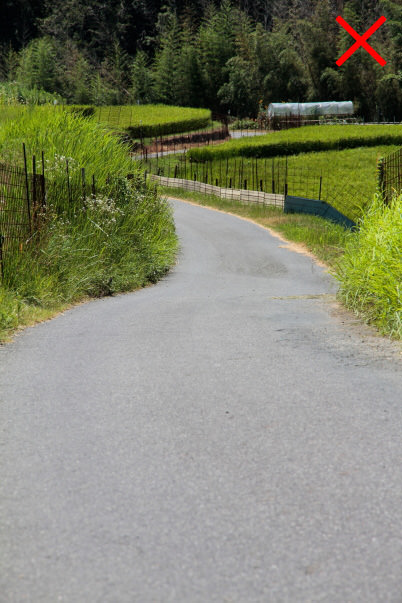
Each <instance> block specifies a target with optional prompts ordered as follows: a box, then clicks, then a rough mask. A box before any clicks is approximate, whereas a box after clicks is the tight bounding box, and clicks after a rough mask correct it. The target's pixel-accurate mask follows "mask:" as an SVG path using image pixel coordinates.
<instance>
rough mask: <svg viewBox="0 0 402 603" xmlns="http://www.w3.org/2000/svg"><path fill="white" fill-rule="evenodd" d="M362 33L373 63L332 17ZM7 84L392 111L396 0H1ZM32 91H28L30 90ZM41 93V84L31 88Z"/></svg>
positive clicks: (397, 66)
mask: <svg viewBox="0 0 402 603" xmlns="http://www.w3.org/2000/svg"><path fill="white" fill-rule="evenodd" d="M338 14H341V15H342V16H343V17H344V18H345V19H346V20H347V21H348V23H350V25H351V26H352V27H354V28H355V29H356V31H357V32H359V33H360V34H363V33H364V32H365V31H366V30H367V29H368V28H369V27H370V26H371V25H372V24H373V23H374V22H375V21H376V20H377V19H378V18H379V16H381V15H385V16H386V18H387V22H386V23H385V25H384V26H382V27H381V28H380V29H379V30H378V31H377V32H376V33H375V34H374V35H373V36H372V38H370V43H371V44H372V45H373V47H374V48H375V49H376V50H377V52H379V53H380V54H381V55H382V56H383V57H384V58H385V59H386V61H387V65H386V66H385V67H381V66H380V65H378V63H376V61H375V60H374V59H373V58H372V57H371V56H370V55H369V54H368V53H367V52H366V51H365V50H364V49H363V48H360V49H359V50H358V51H357V52H356V53H355V54H354V55H353V56H352V57H350V59H349V60H348V61H347V62H346V63H345V64H344V65H343V66H342V67H340V68H339V67H337V66H336V64H335V62H336V60H337V58H339V57H340V56H341V55H342V54H343V52H345V50H347V49H348V48H349V47H350V46H351V45H352V44H353V42H354V41H353V39H352V38H351V36H350V35H349V34H348V33H347V32H346V31H345V30H344V29H342V28H341V27H340V26H339V25H338V24H337V23H336V20H335V19H336V16H337V15H338ZM11 84H12V86H14V87H11V88H12V89H13V90H14V89H15V86H18V90H19V97H20V98H22V100H24V91H25V96H26V98H28V97H29V98H31V97H32V94H29V91H31V90H38V91H43V92H46V93H53V94H56V95H58V96H57V98H60V97H61V98H63V99H64V100H65V101H66V102H68V103H79V104H83V103H91V104H96V105H99V104H125V103H131V104H132V103H149V102H162V103H171V104H175V105H183V106H185V105H191V106H199V107H208V108H210V109H213V110H215V111H216V112H220V113H227V112H230V113H231V114H232V115H238V116H239V117H244V116H250V117H255V116H256V115H257V113H258V110H259V108H261V107H264V106H266V105H268V104H269V103H270V102H280V101H300V102H301V101H316V100H341V99H342V100H343V99H348V100H353V101H354V102H355V104H356V107H357V108H358V112H359V114H360V115H361V116H363V117H365V118H366V119H371V120H373V119H375V120H377V119H379V120H388V121H393V120H398V121H400V120H402V5H401V3H400V0H308V1H303V2H302V1H301V0H256V1H254V2H248V1H246V0H215V1H212V0H196V1H195V2H190V0H170V1H169V2H168V3H166V2H162V0H136V1H135V2H134V1H132V0H110V1H108V2H105V1H104V0H85V2H84V0H65V1H64V2H54V1H53V0H21V1H20V2H18V3H16V2H12V0H4V1H3V2H2V3H0V98H4V97H6V96H7V94H6V91H7V90H9V89H11V88H10V85H11ZM39 96H40V95H36V97H38V98H39ZM40 97H41V98H47V96H46V95H42V96H40Z"/></svg>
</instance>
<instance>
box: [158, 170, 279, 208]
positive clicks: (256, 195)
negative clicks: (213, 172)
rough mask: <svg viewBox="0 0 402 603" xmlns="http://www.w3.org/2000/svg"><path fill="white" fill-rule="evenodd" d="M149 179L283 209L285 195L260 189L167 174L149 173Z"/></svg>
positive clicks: (167, 184)
mask: <svg viewBox="0 0 402 603" xmlns="http://www.w3.org/2000/svg"><path fill="white" fill-rule="evenodd" d="M150 179H151V180H152V181H153V182H157V183H158V184H160V185H161V186H168V187H173V188H184V189H185V190H188V191H193V192H197V193H204V194H207V195H216V196H218V197H220V198H221V199H228V200H231V201H242V202H245V203H260V204H262V205H274V206H275V207H280V208H281V209H283V207H284V201H285V195H280V194H272V193H264V192H262V191H253V190H248V189H234V188H222V187H220V186H215V185H214V184H206V183H205V182H197V181H195V180H186V179H185V178H169V177H168V176H158V175H156V174H151V175H150Z"/></svg>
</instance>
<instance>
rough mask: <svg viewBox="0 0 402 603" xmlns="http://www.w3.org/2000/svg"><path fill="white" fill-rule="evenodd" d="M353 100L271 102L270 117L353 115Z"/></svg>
mask: <svg viewBox="0 0 402 603" xmlns="http://www.w3.org/2000/svg"><path fill="white" fill-rule="evenodd" d="M353 113H354V107H353V102H352V101H339V102H338V101H330V102H322V103H271V104H270V105H269V107H268V118H269V119H274V118H275V117H279V118H281V117H319V116H328V117H329V116H332V115H333V116H335V115H344V116H346V115H353Z"/></svg>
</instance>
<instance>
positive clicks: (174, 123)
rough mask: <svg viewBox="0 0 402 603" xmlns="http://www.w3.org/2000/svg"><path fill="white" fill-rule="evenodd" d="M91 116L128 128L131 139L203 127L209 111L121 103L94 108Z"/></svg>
mask: <svg viewBox="0 0 402 603" xmlns="http://www.w3.org/2000/svg"><path fill="white" fill-rule="evenodd" d="M94 119H95V120H96V121H98V122H99V123H105V124H107V125H108V126H111V127H113V128H118V129H121V130H127V131H128V132H129V133H130V135H131V137H132V138H141V137H143V138H144V137H149V136H161V135H165V134H177V133H179V132H189V131H192V130H199V129H202V128H206V127H207V126H208V125H210V124H211V111H209V109H193V108H191V107H175V106H168V105H122V106H111V107H95V108H94Z"/></svg>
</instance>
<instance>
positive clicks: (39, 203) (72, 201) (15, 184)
mask: <svg viewBox="0 0 402 603" xmlns="http://www.w3.org/2000/svg"><path fill="white" fill-rule="evenodd" d="M23 157H24V167H21V166H19V165H18V166H17V165H10V164H7V163H5V162H0V278H1V279H3V278H4V268H5V263H6V261H7V259H11V256H13V255H15V254H18V253H23V252H24V250H25V249H26V248H27V246H28V245H33V244H34V242H39V241H40V235H41V230H42V226H43V224H44V222H45V220H46V217H47V215H48V214H49V212H48V210H49V208H50V207H51V210H52V212H54V213H56V214H66V215H72V214H74V212H76V211H77V208H79V207H85V203H86V200H87V198H88V197H89V196H91V197H93V198H95V197H96V193H97V191H96V188H97V187H96V184H97V183H96V182H95V177H94V176H93V175H92V177H90V178H88V177H87V175H86V172H85V168H82V167H80V166H78V164H77V163H76V162H74V161H73V160H71V159H68V158H65V157H58V156H55V157H53V158H52V160H51V161H50V160H49V161H47V160H45V157H44V154H43V153H42V154H41V160H40V161H37V158H36V157H35V156H33V157H32V159H31V161H30V162H29V166H30V167H29V168H28V163H27V158H26V153H25V147H24V149H23Z"/></svg>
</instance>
